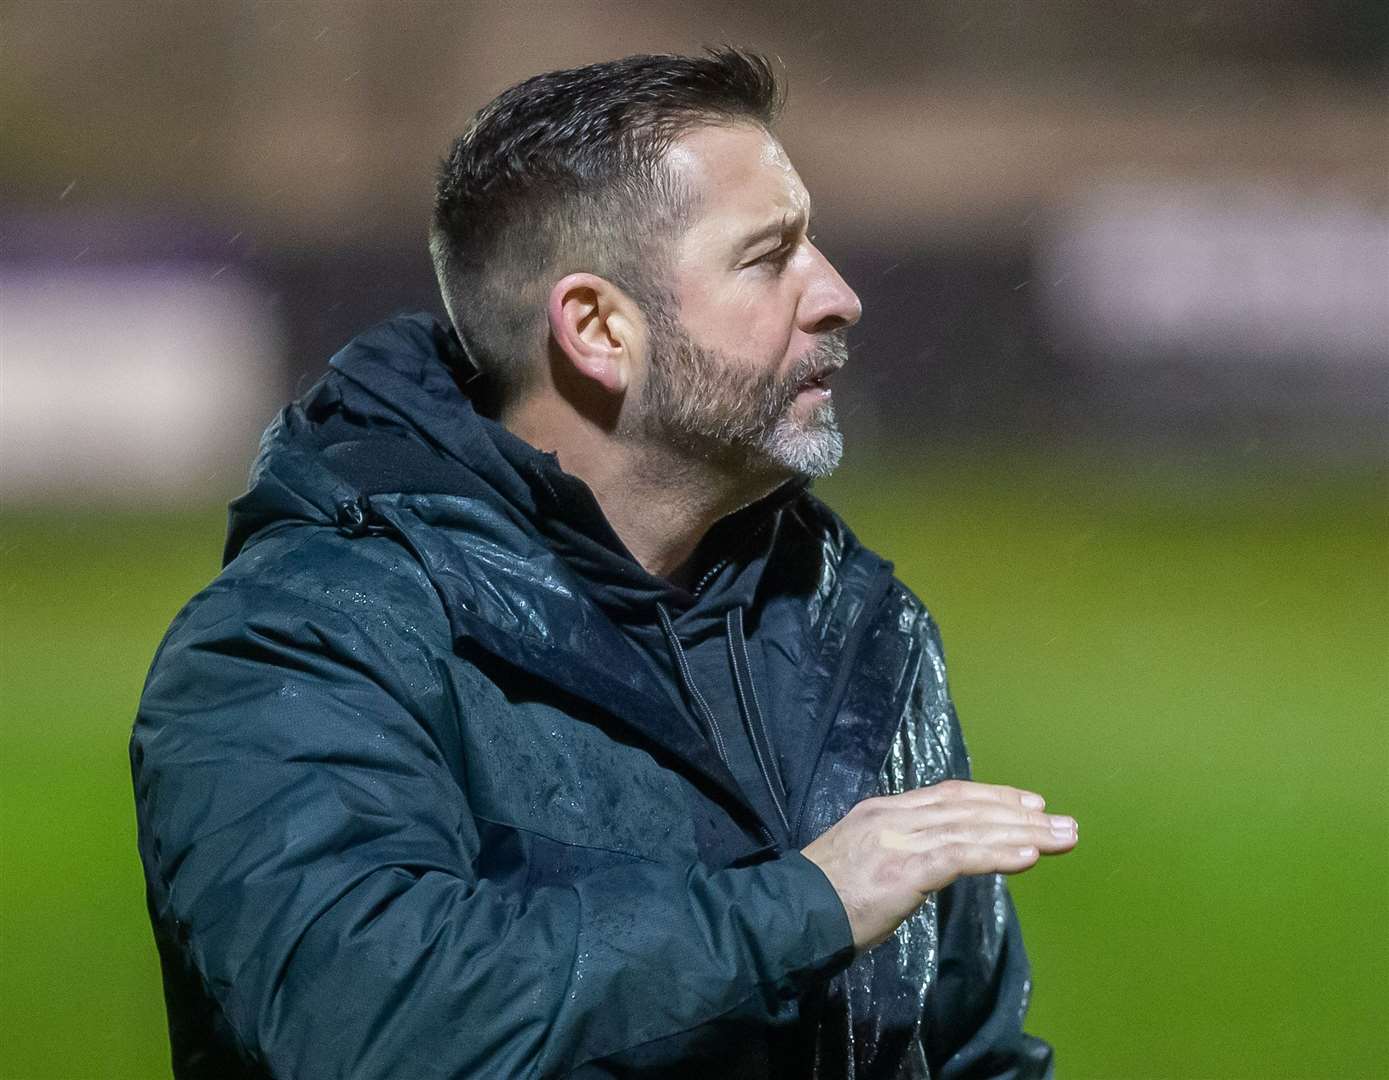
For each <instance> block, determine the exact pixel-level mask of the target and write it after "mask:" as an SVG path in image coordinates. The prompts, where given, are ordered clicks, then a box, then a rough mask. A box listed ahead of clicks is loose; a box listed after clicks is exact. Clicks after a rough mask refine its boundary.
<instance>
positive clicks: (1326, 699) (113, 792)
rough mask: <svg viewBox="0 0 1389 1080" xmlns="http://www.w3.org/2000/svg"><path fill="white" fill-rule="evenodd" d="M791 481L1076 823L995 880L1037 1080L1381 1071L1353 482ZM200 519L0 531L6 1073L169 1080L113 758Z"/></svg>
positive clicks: (122, 773)
mask: <svg viewBox="0 0 1389 1080" xmlns="http://www.w3.org/2000/svg"><path fill="white" fill-rule="evenodd" d="M821 491H822V493H823V494H824V495H825V496H826V498H828V499H829V500H830V501H831V502H832V503H833V504H834V505H836V506H837V507H838V508H839V509H841V511H842V512H843V513H844V514H845V515H846V516H847V517H848V518H849V520H850V522H851V524H853V525H854V526H855V527H856V529H857V530H858V531H859V533H860V535H862V536H863V538H864V539H865V540H867V541H868V542H870V543H872V544H873V545H875V546H877V547H879V548H880V550H883V551H884V552H885V553H886V554H888V555H889V556H890V557H892V558H893V559H894V560H895V561H896V562H897V566H898V570H899V573H900V574H901V575H902V576H903V578H904V579H905V580H906V581H907V582H908V583H909V584H911V585H912V586H913V587H914V588H916V589H917V591H918V592H919V593H920V594H921V595H922V596H923V597H924V598H925V599H926V600H927V601H928V603H929V604H930V605H931V607H932V609H933V610H934V612H935V613H936V616H937V618H938V620H939V621H940V623H941V625H942V628H943V630H944V633H945V641H946V648H947V653H948V658H949V661H950V665H951V679H952V685H953V688H954V692H955V697H956V700H957V703H958V705H959V708H960V712H961V716H962V718H963V720H964V724H965V730H966V734H967V735H968V737H969V740H970V745H971V750H972V752H973V757H974V762H975V768H976V773H977V775H978V776H979V777H980V778H981V779H987V780H996V781H1001V782H1009V783H1016V784H1019V785H1025V786H1029V787H1033V788H1035V789H1037V790H1040V791H1042V792H1043V793H1045V794H1046V795H1047V796H1048V798H1049V799H1050V801H1051V804H1052V806H1053V807H1055V808H1057V809H1060V810H1064V811H1067V812H1071V813H1074V814H1075V815H1076V816H1077V817H1078V818H1079V819H1080V822H1081V844H1080V847H1079V849H1078V850H1077V851H1076V852H1075V853H1073V854H1072V855H1070V856H1067V857H1065V858H1063V859H1059V860H1054V861H1049V862H1046V863H1044V864H1043V865H1042V866H1040V867H1039V868H1037V869H1035V870H1034V871H1033V872H1031V873H1030V874H1029V875H1026V876H1025V877H1023V878H1020V879H1018V880H1017V881H1016V882H1015V895H1016V896H1017V899H1018V905H1019V908H1020V910H1021V912H1022V917H1023V924H1024V929H1025V931H1026V933H1027V938H1028V943H1029V949H1030V951H1031V954H1032V958H1033V963H1034V967H1035V976H1036V977H1035V984H1036V993H1035V999H1034V1007H1033V1012H1032V1023H1031V1027H1032V1029H1033V1030H1035V1031H1036V1032H1037V1033H1039V1034H1042V1035H1045V1036H1046V1037H1048V1038H1049V1039H1051V1040H1052V1041H1053V1042H1054V1043H1055V1044H1056V1045H1057V1048H1058V1062H1059V1066H1060V1068H1059V1075H1060V1076H1061V1077H1063V1078H1120V1080H1140V1078H1149V1077H1151V1078H1195V1077H1203V1078H1204V1077H1209V1078H1221V1080H1223V1078H1235V1077H1260V1078H1265V1077H1372V1076H1385V1075H1389V1065H1386V1062H1389V796H1387V795H1386V789H1387V788H1389V785H1387V784H1386V779H1387V778H1389V732H1387V731H1386V717H1389V557H1387V556H1389V527H1387V526H1389V521H1387V520H1386V501H1385V493H1386V488H1385V484H1384V481H1383V477H1382V476H1381V477H1367V478H1359V479H1356V478H1346V477H1342V478H1340V479H1338V480H1336V481H1335V482H1327V481H1325V480H1321V481H1314V480H1312V479H1305V480H1302V481H1287V482H1275V481H1274V480H1272V479H1270V478H1268V477H1264V478H1262V479H1260V480H1258V481H1252V480H1249V479H1247V478H1246V479H1241V478H1239V477H1234V476H1226V477H1223V478H1212V477H1210V476H1209V475H1202V474H1198V473H1194V472H1184V471H1183V470H1181V469H1178V468H1176V467H1166V468H1158V467H1151V468H1148V469H1146V470H1143V471H1141V472H1136V471H1135V470H1133V469H1126V468H1123V467H1120V466H1118V465H1115V464H1112V463H1111V464H1108V465H1101V466H1096V465H1094V464H1084V463H1076V462H1072V463H1070V464H1066V465H1056V466H1051V467H1043V466H1040V465H1038V464H1036V463H1031V462H1028V463H1023V464H1019V463H1018V462H1010V461H1003V460H995V461H992V462H989V463H987V464H974V465H970V466H965V467H961V466H960V465H958V464H955V465H950V466H947V465H945V464H936V465H934V466H930V467H928V468H927V469H926V470H925V471H924V472H922V473H920V474H918V475H914V476H907V475H906V474H905V473H904V474H900V475H898V474H894V473H892V472H891V471H888V470H883V469H875V468H873V467H872V466H871V465H858V466H854V465H853V464H852V463H851V464H850V465H849V466H847V467H846V469H845V470H844V471H843V473H842V474H841V476H840V477H837V478H836V479H835V480H834V481H833V482H831V483H828V484H825V485H823V486H822V488H821ZM221 527H222V520H221V514H220V511H218V510H216V509H208V510H206V511H203V512H199V513H179V514H163V515H160V514H145V515H136V514H133V513H115V512H110V511H96V510H91V511H85V512H72V513H64V514H46V513H41V512H37V511H34V512H20V511H10V512H7V514H6V516H5V520H4V522H3V528H2V529H0V559H2V560H3V561H2V562H0V566H3V593H0V595H3V610H2V611H0V628H3V629H0V633H3V638H2V639H0V644H2V646H3V652H2V653H0V658H2V660H3V669H2V670H0V679H3V684H2V685H3V707H4V734H5V738H4V741H3V754H4V759H3V777H4V780H3V787H0V800H2V805H0V810H2V811H3V813H0V823H2V824H0V828H2V829H3V833H2V834H0V858H3V864H2V865H0V920H2V921H0V1076H3V1077H4V1078H6V1080H8V1078H23V1080H30V1078H34V1080H37V1078H40V1077H55V1078H59V1077H61V1078H65V1080H66V1078H86V1077H100V1078H125V1077H130V1078H136V1077H139V1078H147V1077H159V1076H167V1075H168V1067H167V1044H166V1038H165V1033H164V1030H163V1006H162V1001H161V998H160V992H159V979H158V971H157V965H156V960H155V955H154V950H153V946H152V943H151V939H150V933H149V929H148V926H147V924H146V922H145V913H144V901H143V887H142V883H141V877H140V872H139V866H138V859H137V857H136V854H135V842H134V822H133V816H134V815H133V809H132V798H131V794H130V784H129V771H128V764H127V760H126V740H127V737H128V732H129V725H130V721H131V717H132V714H133V710H134V707H135V702H136V699H137V697H138V695H139V691H140V686H141V682H142V680H143V678H144V672H145V669H146V666H147V665H148V662H149V659H150V656H151V655H152V653H153V651H154V648H155V645H156V644H157V642H158V640H159V637H160V636H161V634H162V632H163V629H164V627H165V625H166V624H167V622H168V620H169V619H170V618H171V617H172V615H173V614H174V612H175V611H176V610H177V608H178V606H179V605H180V604H181V603H182V601H183V600H184V599H185V598H186V597H187V596H188V595H190V594H191V593H192V592H194V591H195V590H196V589H197V588H198V587H199V586H200V585H202V584H203V583H204V582H206V581H207V580H208V579H209V578H210V577H211V576H212V575H213V574H214V573H215V571H216V565H217V556H218V552H219V549H220V542H221V541H220V534H221Z"/></svg>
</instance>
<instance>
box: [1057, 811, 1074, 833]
mask: <svg viewBox="0 0 1389 1080" xmlns="http://www.w3.org/2000/svg"><path fill="white" fill-rule="evenodd" d="M1051 831H1052V834H1053V835H1054V836H1071V835H1073V834H1074V833H1075V831H1076V823H1075V820H1074V819H1073V818H1068V817H1065V816H1063V815H1061V814H1057V815H1055V816H1054V817H1052V819H1051Z"/></svg>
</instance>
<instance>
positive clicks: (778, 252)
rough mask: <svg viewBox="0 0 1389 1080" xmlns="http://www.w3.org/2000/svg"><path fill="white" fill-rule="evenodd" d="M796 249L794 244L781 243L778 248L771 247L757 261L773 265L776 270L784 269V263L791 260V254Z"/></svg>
mask: <svg viewBox="0 0 1389 1080" xmlns="http://www.w3.org/2000/svg"><path fill="white" fill-rule="evenodd" d="M795 251H796V245H795V244H782V245H781V247H779V248H773V249H772V250H771V251H769V252H767V254H765V255H763V256H762V257H761V258H760V259H758V260H757V262H759V263H762V264H764V265H767V266H774V267H776V269H777V270H778V271H780V270H784V269H786V264H787V263H788V262H790V261H791V256H792V255H793V254H794V253H795Z"/></svg>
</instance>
